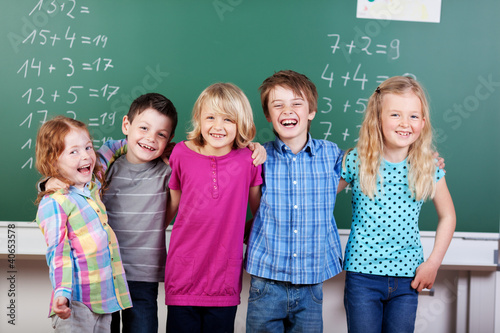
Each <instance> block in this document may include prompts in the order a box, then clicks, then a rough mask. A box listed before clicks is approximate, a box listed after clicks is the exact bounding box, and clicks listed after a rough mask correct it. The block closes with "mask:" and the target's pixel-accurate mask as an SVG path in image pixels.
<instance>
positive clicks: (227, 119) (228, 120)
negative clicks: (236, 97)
mask: <svg viewBox="0 0 500 333" xmlns="http://www.w3.org/2000/svg"><path fill="white" fill-rule="evenodd" d="M224 121H227V122H230V123H233V122H234V121H233V120H232V119H229V118H226V119H224Z"/></svg>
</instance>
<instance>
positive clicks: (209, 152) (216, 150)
mask: <svg viewBox="0 0 500 333" xmlns="http://www.w3.org/2000/svg"><path fill="white" fill-rule="evenodd" d="M186 146H187V147H188V148H189V149H191V150H193V151H195V152H197V153H198V154H201V155H205V156H224V155H227V154H229V153H230V152H231V150H233V147H232V146H223V147H213V146H211V145H208V144H205V145H204V146H203V147H200V146H198V145H195V144H194V143H193V142H192V141H187V142H186Z"/></svg>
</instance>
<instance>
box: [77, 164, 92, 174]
mask: <svg viewBox="0 0 500 333" xmlns="http://www.w3.org/2000/svg"><path fill="white" fill-rule="evenodd" d="M77 170H78V172H81V173H89V172H90V164H87V165H84V166H82V167H80V168H78V169H77Z"/></svg>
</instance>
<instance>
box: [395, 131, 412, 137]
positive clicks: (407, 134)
mask: <svg viewBox="0 0 500 333" xmlns="http://www.w3.org/2000/svg"><path fill="white" fill-rule="evenodd" d="M396 133H397V134H398V135H400V136H410V134H411V133H410V132H396Z"/></svg>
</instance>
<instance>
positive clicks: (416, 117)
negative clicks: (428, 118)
mask: <svg viewBox="0 0 500 333" xmlns="http://www.w3.org/2000/svg"><path fill="white" fill-rule="evenodd" d="M411 118H412V119H419V118H420V116H418V115H413V116H411Z"/></svg>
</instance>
